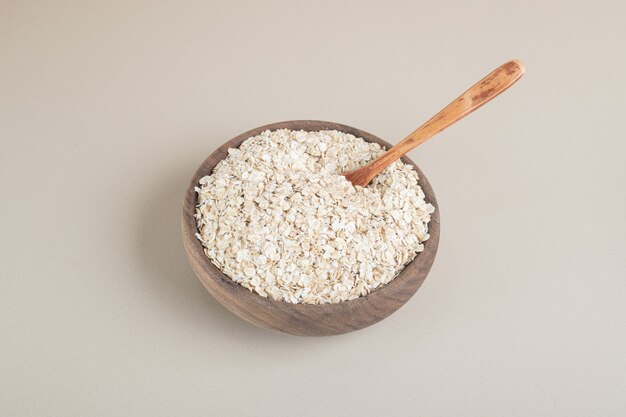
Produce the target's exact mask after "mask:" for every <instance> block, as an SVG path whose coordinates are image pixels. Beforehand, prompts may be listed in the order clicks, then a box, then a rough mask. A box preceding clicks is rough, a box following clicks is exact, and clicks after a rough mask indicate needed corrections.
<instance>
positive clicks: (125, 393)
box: [0, 0, 626, 417]
mask: <svg viewBox="0 0 626 417" xmlns="http://www.w3.org/2000/svg"><path fill="white" fill-rule="evenodd" d="M470 3H472V4H471V5H470ZM625 16H626V3H625V2H623V1H617V0H616V1H595V2H592V1H558V2H549V1H524V2H506V1H479V2H461V1H458V2H446V1H429V2H408V1H407V2H391V1H386V2H369V1H351V2H339V1H316V2H307V3H304V2H303V3H300V4H296V2H288V1H284V2H278V1H273V2H265V3H263V4H261V2H258V3H257V2H252V1H250V2H238V3H235V2H226V1H224V2H210V1H209V2H207V1H176V2H147V1H144V2H140V1H121V0H120V1H111V2H102V1H98V2H96V1H90V2H80V1H57V2H31V1H28V0H27V1H17V0H12V1H11V0H4V1H2V2H0V140H1V147H0V173H1V175H0V191H1V194H0V195H1V199H0V215H1V217H0V219H1V220H0V230H1V234H2V238H1V239H0V249H1V253H2V255H1V259H2V261H1V266H0V268H1V269H0V273H1V276H0V291H1V302H0V415H1V416H7V417H9V416H11V417H13V416H244V415H254V416H270V415H271V416H340V415H341V416H383V415H385V416H386V415H394V416H395V415H397V416H481V417H485V416H525V417H526V416H550V417H554V416H568V417H571V416H585V417H588V416H624V415H626V395H625V393H626V353H625V352H626V322H625V321H626V303H625V301H626V280H625V278H626V273H625V272H626V261H625V260H624V259H625V256H624V250H625V249H626V243H625V242H626V221H625V220H624V215H625V213H626V197H625V194H626V193H625V191H626V187H625V186H626V182H625V174H626V168H625V163H624V157H625V156H626V144H625V139H626V138H625V137H624V136H625V135H624V123H623V113H624V111H625V105H626V99H625V97H626V54H625V53H624V41H625V40H626V28H625V26H624V18H625ZM514 57H518V58H520V59H521V60H523V61H524V63H525V64H526V66H527V71H528V72H527V74H526V76H525V77H524V78H523V79H522V80H521V82H520V83H519V84H517V85H516V86H514V87H513V88H512V89H511V90H509V91H508V92H507V93H506V94H505V95H503V96H502V97H500V98H498V99H497V100H496V101H495V102H493V103H490V104H489V105H487V106H486V107H484V108H483V109H481V110H479V111H478V112H477V113H475V114H474V115H472V116H471V117H469V118H468V119H466V120H464V121H462V122H461V123H459V124H458V125H457V126H454V127H453V128H451V129H449V130H448V131H446V132H444V133H443V134H441V135H440V136H439V137H437V138H436V139H434V140H432V141H430V142H428V143H427V144H425V145H424V146H423V147H421V148H420V149H418V150H415V151H413V152H412V153H411V156H412V157H413V158H414V160H416V161H417V162H418V164H420V166H421V167H422V168H423V169H424V171H425V172H426V173H427V175H428V176H429V179H430V181H431V182H432V184H433V186H434V188H435V191H436V192H437V196H438V198H439V203H440V207H441V216H442V236H441V246H440V251H439V256H438V258H437V260H436V262H435V266H434V269H433V270H432V273H431V274H430V276H429V278H428V279H427V280H426V283H425V284H424V286H423V287H422V289H421V290H420V291H419V292H418V293H417V295H416V296H415V297H414V298H413V299H412V300H411V301H410V302H409V303H408V304H407V305H406V306H405V307H404V308H402V309H401V310H400V311H398V312H397V313H396V314H394V315H393V316H391V317H390V318H389V319H387V320H385V321H384V322H382V323H380V324H378V325H375V326H373V327H370V328H368V329H366V330H364V331H360V332H356V333H353V334H348V335H344V336H339V337H332V338H317V339H312V338H297V337H292V336H287V335H282V334H275V333H271V332H268V331H265V330H262V329H258V328H255V327H253V326H251V325H249V324H247V323H245V322H243V321H240V320H239V319H238V318H236V317H235V316H233V315H232V314H230V313H229V312H228V311H226V310H225V309H224V308H222V307H221V306H220V305H219V304H218V303H217V302H216V301H214V300H213V299H212V298H211V297H210V296H209V295H208V294H207V293H206V292H205V291H204V289H203V288H202V286H201V285H200V284H199V283H198V282H197V280H196V279H195V277H194V275H193V273H192V271H191V269H190V267H189V266H188V264H187V262H186V259H185V257H184V253H183V249H182V245H181V239H180V232H179V219H180V212H181V204H182V199H183V193H184V190H185V187H186V186H187V182H188V180H189V179H190V177H191V175H192V173H193V172H194V170H195V168H196V167H197V165H198V164H199V163H200V162H201V161H202V160H203V159H204V158H205V157H206V156H207V155H208V154H209V153H210V152H212V151H213V150H214V149H215V148H216V147H217V146H218V145H219V144H220V143H222V142H224V141H226V140H227V139H229V138H231V137H233V136H235V135H236V134H238V133H241V132H243V131H245V130H248V129H250V128H253V127H256V126H259V125H262V124H266V123H270V122H275V121H281V120H289V119H307V118H309V119H311V118H315V119H326V120H332V121H336V122H340V123H346V124H350V125H353V126H356V127H359V128H361V129H364V130H367V131H370V132H372V133H374V134H376V135H379V136H380V137H382V138H384V139H386V140H388V141H390V142H397V141H398V140H399V139H401V138H402V137H403V136H404V135H405V134H407V133H408V132H410V131H411V130H413V129H414V128H415V127H416V126H417V125H418V124H419V123H420V122H422V121H424V120H425V119H426V118H428V117H429V116H430V115H432V114H433V113H434V112H435V111H437V110H438V109H439V108H441V107H442V106H443V105H445V104H446V103H447V102H448V101H449V100H451V99H452V98H454V97H456V96H457V95H458V94H459V93H460V92H462V91H463V90H464V89H465V88H466V87H469V86H470V85H471V84H472V83H473V82H475V81H476V80H478V79H479V78H480V77H482V76H483V75H484V74H486V73H487V72H488V71H490V70H491V69H493V68H494V67H496V66H497V65H499V64H501V63H503V62H504V61H506V60H508V59H511V58H514Z"/></svg>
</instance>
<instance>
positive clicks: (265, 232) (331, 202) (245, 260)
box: [195, 129, 435, 304]
mask: <svg viewBox="0 0 626 417" xmlns="http://www.w3.org/2000/svg"><path fill="white" fill-rule="evenodd" d="M383 152H384V149H383V148H382V147H381V146H380V145H378V144H376V143H370V142H366V141H365V140H363V139H362V138H357V137H355V136H353V135H350V134H347V133H343V132H338V131H334V130H333V131H319V132H305V131H290V130H286V129H281V130H276V131H269V130H268V131H265V132H263V133H261V134H260V135H257V136H254V137H251V138H249V139H247V140H246V141H245V142H243V143H242V144H241V146H240V147H239V148H238V149H229V150H228V156H227V157H226V158H225V159H224V160H222V161H220V162H219V163H218V164H217V165H216V167H215V169H214V170H213V172H212V173H211V175H208V176H205V177H202V178H201V179H200V180H199V184H198V187H196V192H197V194H198V199H197V203H198V204H197V208H196V214H195V217H196V222H197V225H198V234H197V237H198V239H199V240H200V241H201V242H202V245H203V246H204V248H205V249H204V252H205V254H206V255H207V256H208V257H209V258H210V259H211V261H212V262H213V263H214V264H215V265H216V266H217V267H218V268H219V269H220V270H222V271H223V272H224V273H225V274H226V275H227V276H228V277H230V279H232V280H233V281H235V282H237V283H238V284H240V285H241V286H243V287H245V288H247V289H249V290H251V291H253V292H255V293H257V294H259V295H261V296H263V297H271V298H273V299H275V300H281V301H285V302H289V303H305V304H323V303H338V302H341V301H346V300H352V299H355V298H358V297H360V296H363V295H366V294H368V293H369V292H371V291H374V290H375V289H377V288H379V287H381V286H382V285H385V284H386V283H388V282H390V281H391V280H393V279H394V278H395V277H396V276H397V275H398V274H399V273H400V271H402V269H403V268H404V267H405V265H406V264H407V263H409V262H410V261H412V260H413V258H415V256H416V255H417V253H418V252H421V251H422V250H423V249H424V246H423V242H424V241H426V240H427V239H428V237H429V235H428V222H429V221H430V215H431V213H433V212H434V210H435V208H434V207H433V206H432V205H431V204H428V203H427V202H426V201H424V192H423V191H422V189H421V187H420V186H419V185H418V175H417V172H416V171H415V170H414V169H413V167H412V166H411V165H406V164H404V163H403V162H401V161H397V162H394V163H393V164H391V165H390V166H389V167H387V168H386V169H385V170H384V171H383V172H382V173H381V174H379V175H378V176H377V177H376V178H374V180H373V181H372V182H371V183H370V184H369V185H368V186H367V187H365V188H363V187H354V186H353V185H352V184H351V183H350V182H349V181H348V180H346V179H345V177H343V176H342V175H341V173H343V172H348V171H351V170H354V169H356V168H358V167H360V166H363V165H364V164H366V163H367V162H368V161H370V160H372V159H374V158H376V157H378V156H380V155H381V154H382V153H383Z"/></svg>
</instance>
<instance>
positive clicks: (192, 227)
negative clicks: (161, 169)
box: [182, 120, 439, 336]
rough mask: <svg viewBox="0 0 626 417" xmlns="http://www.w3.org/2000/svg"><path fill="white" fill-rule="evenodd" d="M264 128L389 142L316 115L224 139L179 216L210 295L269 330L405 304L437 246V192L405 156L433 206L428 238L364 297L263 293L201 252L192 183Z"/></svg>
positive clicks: (357, 323) (321, 331)
mask: <svg viewBox="0 0 626 417" xmlns="http://www.w3.org/2000/svg"><path fill="white" fill-rule="evenodd" d="M268 129H269V130H276V129H292V130H300V129H302V130H306V131H317V130H333V129H334V130H338V131H342V132H346V133H350V134H353V135H355V136H358V137H362V138H363V139H365V140H367V141H370V142H376V143H379V144H381V145H383V146H385V147H387V148H389V146H390V145H389V144H388V143H387V142H385V141H383V140H381V139H379V138H377V137H376V136H374V135H372V134H370V133H367V132H364V131H362V130H359V129H355V128H353V127H350V126H346V125H341V124H337V123H332V122H324V121H314V120H300V121H288V122H281V123H274V124H270V125H266V126H261V127H258V128H256V129H252V130H250V131H248V132H245V133H242V134H241V135H239V136H237V137H235V138H234V139H231V140H230V141H228V142H226V143H225V144H224V145H222V146H221V147H220V148H219V149H217V150H216V151H215V152H213V153H212V154H211V155H210V156H209V157H208V158H207V159H206V160H205V161H204V162H203V163H202V164H201V165H200V168H198V170H197V171H196V173H195V175H194V176H193V178H192V179H191V182H190V184H189V188H188V189H187V193H186V194H185V201H184V207H183V217H182V233H183V243H184V246H185V251H186V253H187V257H188V258H189V262H190V263H191V266H192V268H193V270H194V272H195V274H196V275H197V276H198V278H199V279H200V281H201V282H202V284H204V286H205V287H206V288H207V290H208V291H209V292H210V293H211V294H212V295H213V297H215V298H216V299H217V300H218V301H219V302H220V303H222V304H223V305H224V306H225V307H226V308H228V309H229V310H230V311H232V312H233V313H235V314H236V315H238V316H239V317H241V318H243V319H245V320H247V321H249V322H251V323H253V324H256V325H258V326H261V327H264V328H266V329H270V330H277V331H281V332H285V333H290V334H294V335H303V336H304V335H307V336H325V335H335V334H341V333H347V332H350V331H353V330H358V329H362V328H364V327H367V326H370V325H372V324H374V323H376V322H378V321H380V320H382V319H384V318H385V317H387V316H389V315H390V314H391V313H393V312H394V311H396V310H397V309H398V308H400V307H401V306H402V305H403V304H404V303H406V302H407V301H408V299H409V298H411V296H412V295H413V294H414V293H415V292H416V291H417V289H418V288H419V287H420V286H421V285H422V282H424V280H425V279H426V276H427V275H428V272H429V271H430V268H431V266H432V264H433V262H434V259H435V255H436V254H437V247H438V245H439V206H438V205H437V199H436V198H435V193H434V192H433V189H432V187H431V186H430V184H429V182H428V180H427V179H426V176H425V175H424V173H423V172H422V171H421V170H420V169H419V168H418V167H417V165H415V163H413V161H411V160H410V159H408V158H406V157H404V158H402V160H403V161H404V162H405V163H407V164H411V165H413V166H414V167H415V169H416V170H417V172H418V174H419V182H420V185H421V187H422V189H423V190H424V193H425V195H426V201H427V202H429V203H431V204H433V205H434V206H435V208H436V209H435V212H434V213H433V215H432V217H431V221H430V223H429V233H430V239H429V240H427V241H426V242H425V244H424V251H423V252H421V253H419V254H418V255H417V256H416V258H415V259H414V260H413V261H412V262H411V263H410V264H409V265H407V267H406V268H405V269H404V270H403V271H402V272H401V273H400V275H398V277H396V278H395V279H394V280H393V281H392V282H390V283H389V284H387V285H385V286H383V287H382V288H380V289H377V290H376V291H374V292H372V293H370V294H368V295H367V296H365V297H360V298H358V299H356V300H350V301H345V302H342V303H336V304H323V305H306V304H290V303H286V302H282V301H276V300H273V299H270V298H264V297H261V296H259V295H257V294H255V293H253V292H251V291H249V290H247V289H245V288H244V287H242V286H240V285H239V284H236V283H235V282H233V281H232V280H231V279H230V278H228V277H227V276H226V275H224V274H223V273H222V272H221V271H220V270H219V269H218V268H217V267H216V266H215V265H213V263H212V262H211V261H210V259H209V258H207V256H206V255H205V254H204V250H203V247H202V244H201V243H200V241H198V239H197V238H196V236H195V234H196V232H197V227H196V222H195V218H194V213H195V206H196V193H195V191H194V186H196V185H197V184H198V180H199V179H200V178H201V177H203V176H205V175H208V174H210V173H211V172H212V170H213V168H214V167H215V165H216V164H217V163H218V162H219V161H221V160H222V159H224V158H225V157H226V155H227V154H228V153H227V151H228V149H229V148H236V147H238V146H239V145H241V143H242V142H243V141H245V140H246V139H248V138H249V137H251V136H255V135H257V134H259V133H261V132H262V131H264V130H268Z"/></svg>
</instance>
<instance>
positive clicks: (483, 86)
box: [345, 59, 524, 187]
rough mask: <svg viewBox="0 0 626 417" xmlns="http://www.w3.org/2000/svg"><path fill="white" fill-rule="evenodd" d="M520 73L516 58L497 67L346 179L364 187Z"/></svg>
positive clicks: (484, 101)
mask: <svg viewBox="0 0 626 417" xmlns="http://www.w3.org/2000/svg"><path fill="white" fill-rule="evenodd" d="M523 74H524V65H522V63H521V62H520V61H518V60H517V59H514V60H513V61H509V62H507V63H506V64H504V65H501V66H499V67H498V68H496V69H495V70H493V71H492V72H491V73H489V75H487V76H486V77H485V78H483V79H482V80H480V81H479V82H478V83H476V84H474V85H473V86H472V87H471V88H470V89H469V90H467V91H466V92H464V93H463V94H462V95H461V96H459V97H458V98H457V99H456V100H454V101H453V102H452V103H450V104H448V105H447V106H446V107H445V108H444V109H443V110H441V111H440V112H439V113H437V114H436V115H434V116H433V117H431V118H430V119H429V120H428V121H427V122H426V123H424V124H423V125H422V126H420V127H418V128H417V129H416V130H415V131H414V132H413V133H411V134H410V135H409V136H407V137H406V138H405V139H403V140H402V141H401V142H400V143H398V144H397V145H395V146H394V147H392V148H391V149H389V150H388V151H387V152H385V153H384V154H383V155H382V156H380V157H379V158H378V159H375V160H374V161H372V162H370V163H369V164H367V165H365V166H363V167H361V168H359V169H357V170H355V171H352V172H349V173H346V174H345V176H346V178H347V179H348V180H349V181H350V182H351V183H352V184H354V185H361V186H363V187H364V186H366V185H367V184H369V182H370V181H371V180H372V179H373V178H374V177H375V176H376V175H378V174H379V173H380V172H381V171H382V170H383V169H385V168H386V167H387V166H389V165H390V164H391V163H392V162H394V161H396V160H398V159H399V158H400V157H402V156H403V155H404V154H406V153H407V152H409V151H410V150H411V149H413V148H415V147H416V146H417V145H420V144H422V143H424V142H426V141H427V140H428V139H430V138H431V137H433V136H434V135H436V134H437V133H439V132H441V131H442V130H444V129H445V128H447V127H448V126H450V125H451V124H453V123H455V122H456V121H458V120H460V119H462V118H463V117H465V116H467V115H468V114H470V113H471V112H473V111H474V110H476V109H477V108H479V107H480V106H482V105H483V104H485V103H487V102H488V101H490V100H492V99H493V98H495V97H496V96H497V95H499V94H500V93H502V92H503V91H504V90H506V89H507V88H509V87H510V86H512V85H513V84H514V83H515V82H516V81H517V80H519V78H520V77H521V76H522V75H523Z"/></svg>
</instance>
